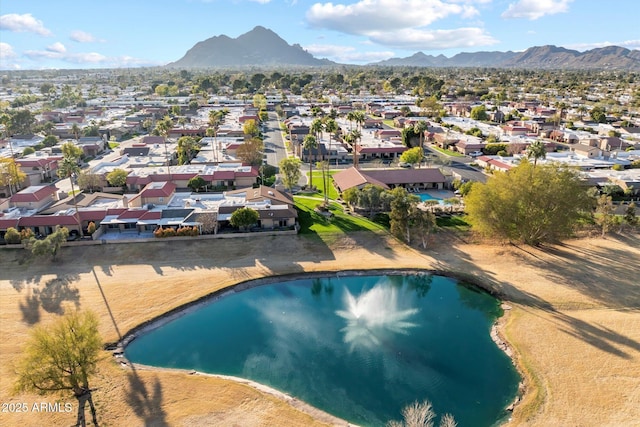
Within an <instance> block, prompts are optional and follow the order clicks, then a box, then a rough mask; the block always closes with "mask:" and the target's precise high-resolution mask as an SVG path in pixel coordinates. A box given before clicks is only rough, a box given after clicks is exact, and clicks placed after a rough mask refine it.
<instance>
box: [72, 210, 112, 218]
mask: <svg viewBox="0 0 640 427" xmlns="http://www.w3.org/2000/svg"><path fill="white" fill-rule="evenodd" d="M78 214H79V215H80V219H81V220H82V221H102V220H103V219H104V217H105V216H107V211H106V210H101V211H80V212H79V213H78Z"/></svg>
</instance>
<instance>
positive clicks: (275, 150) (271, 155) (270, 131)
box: [263, 112, 287, 167]
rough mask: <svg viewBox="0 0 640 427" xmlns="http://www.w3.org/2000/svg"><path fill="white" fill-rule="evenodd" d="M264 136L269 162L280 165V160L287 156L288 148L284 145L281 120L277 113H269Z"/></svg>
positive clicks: (276, 165)
mask: <svg viewBox="0 0 640 427" xmlns="http://www.w3.org/2000/svg"><path fill="white" fill-rule="evenodd" d="M263 136H264V149H265V150H264V151H265V154H266V155H267V163H268V164H270V165H272V166H275V167H278V163H280V160H282V159H284V158H286V157H287V150H286V148H285V145H284V140H283V139H282V131H281V130H280V122H279V121H278V118H277V116H276V113H273V112H271V113H269V120H268V121H267V122H266V123H265V129H264V131H263Z"/></svg>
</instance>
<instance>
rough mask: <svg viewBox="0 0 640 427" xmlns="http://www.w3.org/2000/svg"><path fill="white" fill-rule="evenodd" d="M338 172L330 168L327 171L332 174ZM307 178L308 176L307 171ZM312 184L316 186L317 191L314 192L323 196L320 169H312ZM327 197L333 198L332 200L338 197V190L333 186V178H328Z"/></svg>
mask: <svg viewBox="0 0 640 427" xmlns="http://www.w3.org/2000/svg"><path fill="white" fill-rule="evenodd" d="M336 173H338V171H337V170H333V171H332V170H330V171H329V175H330V176H333V175H334V174H336ZM307 178H309V172H307ZM313 185H315V186H316V188H317V189H318V191H317V193H315V194H320V196H321V197H324V182H322V172H321V171H317V170H315V169H314V170H313ZM328 194H329V198H330V199H333V200H337V199H338V190H336V188H335V187H334V186H333V180H332V179H329V193H328Z"/></svg>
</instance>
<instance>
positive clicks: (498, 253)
mask: <svg viewBox="0 0 640 427" xmlns="http://www.w3.org/2000/svg"><path fill="white" fill-rule="evenodd" d="M465 241H467V242H469V241H473V239H465V240H461V239H459V238H455V237H451V236H450V235H448V234H438V235H437V236H436V238H435V239H434V241H433V244H432V246H431V247H429V248H428V249H427V250H426V251H418V250H414V249H411V248H407V247H406V246H404V245H402V244H401V243H399V242H398V241H396V240H395V239H393V238H390V237H388V236H386V235H381V234H374V233H366V232H362V233H352V234H349V235H347V236H344V235H339V236H327V237H326V238H325V237H323V238H319V237H314V238H309V237H303V236H294V237H291V236H286V237H257V238H255V239H238V240H233V241H194V242H170V241H168V240H164V241H161V242H153V243H148V244H132V245H102V246H96V247H82V248H78V247H73V248H72V247H68V248H63V250H62V252H61V254H60V260H59V261H58V262H56V263H49V262H45V263H36V262H31V263H29V262H27V261H26V260H25V259H24V252H23V251H22V250H6V249H3V250H1V251H0V278H1V279H0V308H1V309H0V397H1V398H2V399H0V400H1V401H2V402H23V401H24V402H25V403H27V404H29V405H31V404H32V403H36V402H41V401H46V402H53V401H55V398H52V397H41V396H31V395H12V394H11V393H10V391H11V387H12V384H13V380H14V377H13V375H14V374H13V365H12V364H13V362H14V361H15V360H17V358H18V357H19V356H20V350H21V348H22V346H23V344H24V342H25V339H26V337H27V336H28V333H29V330H30V329H31V328H32V327H33V325H36V324H44V323H47V322H50V321H51V320H52V319H53V318H55V317H56V316H59V315H60V314H61V313H63V312H64V311H65V310H69V309H73V308H76V307H77V308H79V309H81V310H82V309H92V310H94V311H96V312H97V313H98V315H99V317H100V328H101V333H102V336H103V338H104V340H105V341H106V342H116V341H118V340H119V339H120V338H121V337H122V336H124V335H125V334H126V333H127V332H128V331H130V330H133V329H134V328H136V327H138V326H139V325H141V324H143V323H145V322H147V321H149V320H151V319H154V318H156V317H158V316H160V315H162V314H163V313H166V312H168V311H170V310H173V309H176V308H177V307H180V306H182V305H184V304H187V303H189V302H192V301H195V300H197V299H199V298H201V297H203V296H205V295H208V294H210V293H212V292H215V291H218V290H221V289H223V288H225V287H227V286H230V285H233V284H236V283H239V282H242V281H245V280H249V279H255V278H260V277H267V276H278V275H287V274H296V273H301V272H309V271H340V270H345V269H366V268H367V267H375V268H388V269H402V268H417V269H428V270H437V271H443V272H453V273H454V275H455V276H456V277H459V278H462V279H467V280H470V281H473V282H477V283H480V284H482V285H483V286H484V287H487V288H488V289H490V290H491V291H492V292H494V293H496V294H499V295H502V296H503V297H504V298H506V299H507V300H508V304H509V305H510V306H511V307H512V309H511V310H510V315H509V317H508V320H507V321H506V322H505V323H506V325H505V326H504V327H503V328H502V329H500V333H501V334H503V335H502V336H503V337H504V338H505V339H506V340H507V341H508V343H509V344H510V345H511V347H512V348H513V349H514V352H515V357H516V359H517V360H518V363H519V365H520V366H521V367H522V368H523V369H524V370H525V374H526V378H527V381H526V384H525V387H526V388H525V390H526V393H525V395H524V396H523V400H522V402H521V403H520V404H519V405H517V406H516V408H515V410H514V412H513V422H512V424H514V425H527V426H530V425H531V426H533V425H535V426H546V425H594V424H595V425H638V423H637V420H638V419H640V409H638V408H640V344H639V343H640V328H638V327H637V325H638V324H640V283H639V281H638V279H637V277H638V275H637V266H638V265H640V238H638V236H637V235H636V236H631V237H625V238H616V239H614V238H607V239H581V240H576V241H570V242H567V243H566V244H565V245H562V246H554V247H549V248H545V249H544V250H540V249H532V248H529V247H522V248H521V247H516V246H511V245H500V244H478V243H465ZM118 365H119V364H118V361H117V360H116V359H114V358H113V356H112V355H111V353H110V352H105V354H104V360H103V362H101V365H100V374H99V375H98V376H97V377H96V378H95V380H94V384H93V385H94V386H95V387H96V388H97V390H96V392H95V400H96V403H97V405H98V408H97V409H98V412H99V418H100V421H101V423H102V424H107V425H145V424H147V425H238V426H245V425H246V426H248V425H251V426H255V425H281V426H282V425H283V426H308V425H326V424H327V421H326V420H325V421H324V422H323V421H322V418H317V419H315V420H314V419H313V417H311V416H310V415H309V414H307V413H305V412H303V411H301V410H299V409H297V408H296V407H295V405H292V404H290V402H288V401H287V400H286V399H279V398H277V397H275V396H273V395H271V394H269V393H264V392H261V391H259V390H256V389H254V388H252V387H249V386H248V385H245V384H240V383H237V382H234V381H229V380H224V379H220V378H210V377H205V376H200V375H188V374H186V373H169V372H152V371H141V370H140V371H135V372H136V375H133V374H132V373H131V371H129V370H127V369H122V368H121V367H120V366H118ZM64 401H69V402H73V400H72V399H69V400H67V399H65V400H64ZM74 410H75V406H74ZM74 417H75V413H72V414H65V413H55V414H54V413H35V412H33V411H30V412H29V413H23V414H17V413H0V424H1V425H7V426H13V425H20V426H31V425H33V426H36V425H65V424H69V423H71V422H73V419H74ZM634 423H635V424H634Z"/></svg>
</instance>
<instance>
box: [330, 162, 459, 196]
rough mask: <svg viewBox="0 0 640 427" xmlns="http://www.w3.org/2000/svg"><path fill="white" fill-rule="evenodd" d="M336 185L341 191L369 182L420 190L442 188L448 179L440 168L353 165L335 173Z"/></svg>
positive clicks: (383, 185)
mask: <svg viewBox="0 0 640 427" xmlns="http://www.w3.org/2000/svg"><path fill="white" fill-rule="evenodd" d="M333 181H334V184H335V186H336V187H337V188H338V190H339V191H340V192H344V191H346V190H348V189H349V188H354V187H355V188H358V189H361V188H362V187H364V186H365V185H367V184H371V185H377V186H380V187H382V188H384V189H392V188H395V187H404V188H407V189H409V188H411V189H418V190H426V189H442V188H444V185H445V182H446V179H445V177H444V175H442V173H441V172H440V170H439V169H435V168H423V169H367V170H366V171H365V170H361V169H356V168H354V167H351V168H349V169H345V170H343V171H340V172H338V173H336V174H335V175H333Z"/></svg>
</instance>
